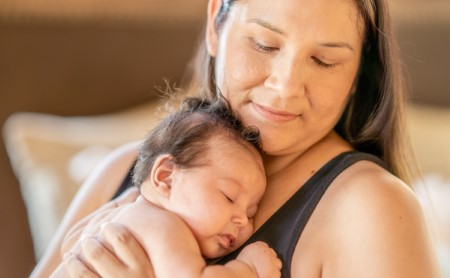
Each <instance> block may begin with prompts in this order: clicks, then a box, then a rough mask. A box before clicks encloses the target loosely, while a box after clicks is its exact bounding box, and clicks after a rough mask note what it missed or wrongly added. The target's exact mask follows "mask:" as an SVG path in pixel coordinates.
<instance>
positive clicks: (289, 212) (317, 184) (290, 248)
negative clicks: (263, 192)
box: [115, 151, 388, 278]
mask: <svg viewBox="0 0 450 278" xmlns="http://www.w3.org/2000/svg"><path fill="white" fill-rule="evenodd" d="M362 160H368V161H371V162H374V163H375V164H377V165H380V166H381V167H383V168H385V169H387V170H388V167H387V166H386V164H385V163H384V162H383V161H382V160H381V159H379V158H378V157H376V156H373V155H371V154H367V153H362V152H356V151H350V152H345V153H342V154H340V155H338V156H336V157H335V158H333V159H332V160H330V161H329V162H328V163H326V164H325V165H324V166H323V167H322V168H320V169H319V171H317V172H316V173H315V174H314V175H313V176H312V177H311V178H310V179H309V180H308V181H307V182H306V183H305V184H304V185H303V186H302V187H301V188H300V189H299V190H298V191H297V192H296V193H295V194H294V195H293V196H292V197H291V198H290V199H289V200H288V201H287V202H286V203H285V204H284V205H283V206H281V207H280V208H279V209H278V210H277V211H276V212H275V213H274V214H273V215H272V216H271V217H270V218H269V219H268V220H267V221H266V222H265V223H264V224H263V225H262V226H261V227H260V228H259V229H258V230H257V231H256V232H255V233H254V234H253V235H252V236H251V237H250V239H249V240H248V241H247V242H246V243H245V244H244V245H243V246H242V247H240V248H239V249H237V250H236V251H234V252H233V253H231V254H229V255H227V256H226V257H223V258H221V259H219V260H215V261H214V262H213V261H210V262H209V263H214V264H225V263H227V262H228V261H230V260H232V259H234V258H236V256H237V255H238V254H239V252H240V251H241V249H242V248H243V247H244V246H246V245H248V244H250V243H252V242H255V241H264V242H266V243H267V244H269V246H270V247H272V248H273V249H274V250H275V251H276V252H277V254H278V257H279V258H280V259H281V260H282V262H283V268H282V270H281V273H282V277H284V278H287V277H290V269H291V260H292V255H293V254H294V249H295V246H296V242H297V241H298V240H299V238H300V235H301V234H302V232H303V230H304V228H305V226H306V224H307V223H308V220H309V218H310V216H311V215H312V213H313V211H314V209H315V208H316V206H317V204H318V203H319V201H320V199H321V198H322V196H323V195H324V193H325V192H326V190H327V189H328V187H329V185H330V184H331V183H332V182H333V180H334V179H335V178H336V177H337V176H338V175H339V174H340V173H342V172H343V171H344V170H345V169H347V168H348V167H349V166H351V165H353V164H354V163H356V162H358V161H362ZM131 186H132V185H131V171H130V173H129V174H128V176H127V177H126V178H125V180H124V181H123V183H122V184H121V186H120V188H119V190H118V192H117V193H116V195H115V196H118V195H120V193H122V192H123V191H124V190H125V189H127V188H129V187H131Z"/></svg>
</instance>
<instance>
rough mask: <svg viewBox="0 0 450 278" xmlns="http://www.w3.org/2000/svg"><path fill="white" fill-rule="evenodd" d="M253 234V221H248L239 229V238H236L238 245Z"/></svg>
mask: <svg viewBox="0 0 450 278" xmlns="http://www.w3.org/2000/svg"><path fill="white" fill-rule="evenodd" d="M252 234H253V223H249V224H248V225H246V226H245V227H243V228H242V229H241V230H240V231H239V239H238V245H239V246H241V245H242V244H244V242H246V241H247V240H248V239H249V238H250V237H251V236H252Z"/></svg>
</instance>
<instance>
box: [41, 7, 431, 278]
mask: <svg viewBox="0 0 450 278" xmlns="http://www.w3.org/2000/svg"><path fill="white" fill-rule="evenodd" d="M385 2H386V1H384V0H379V1H371V0H358V1H356V0H314V1H310V0H278V1H270V0H263V1H257V0H235V1H232V0H223V1H222V0H210V1H209V5H208V11H207V14H208V21H207V27H206V44H205V45H206V49H207V54H208V55H207V56H206V59H205V60H204V61H203V63H200V65H203V66H202V67H201V68H200V67H198V68H197V69H198V71H197V72H196V73H195V74H194V79H193V82H192V86H191V88H193V89H192V91H194V92H197V91H199V90H200V89H201V88H205V89H207V90H208V91H209V94H208V97H209V98H215V97H216V95H217V94H218V93H219V92H220V93H221V94H222V95H223V96H224V97H225V98H226V99H227V100H228V101H229V102H230V104H231V106H232V108H233V109H234V110H236V111H237V112H238V114H239V115H240V117H241V118H242V120H243V121H244V123H245V124H247V125H252V126H256V127H257V128H258V129H259V130H260V132H261V136H262V143H263V150H264V151H265V153H266V154H265V157H264V166H265V168H266V173H267V179H268V184H267V191H266V193H265V195H264V197H263V200H262V202H261V203H260V206H259V208H258V212H257V214H256V215H255V219H254V221H255V223H254V224H255V228H256V229H258V228H260V229H259V230H258V231H257V232H256V233H255V235H254V238H253V240H257V239H264V240H265V241H267V242H268V243H269V245H270V246H271V247H273V248H274V249H276V250H277V252H278V255H279V256H280V257H281V258H282V260H283V269H282V271H283V277H289V276H292V277H366V276H371V277H438V276H439V270H438V267H437V263H436V259H435V255H434V252H433V250H432V247H431V244H430V238H429V234H428V231H427V227H426V223H425V221H424V217H423V214H422V211H421V208H420V205H419V204H418V202H417V200H416V198H415V196H414V194H413V193H412V191H411V190H410V188H409V187H408V186H407V185H406V184H405V183H404V182H403V181H402V180H405V181H408V178H409V172H408V169H409V168H408V161H407V160H406V155H405V154H406V151H405V143H404V141H403V139H404V135H403V134H402V130H403V128H402V127H403V123H402V121H401V120H402V113H403V110H402V104H403V101H404V99H403V98H404V95H403V93H404V92H403V88H402V82H401V81H402V80H401V75H400V69H399V65H398V58H397V54H396V46H395V42H394V35H393V34H392V27H391V25H390V20H389V15H388V11H387V6H386V3H385ZM205 74H206V77H204V78H202V77H201V76H203V75H205ZM353 150H357V151H361V152H365V153H369V154H372V155H375V156H377V157H379V158H380V159H382V160H383V161H384V163H383V162H382V161H380V160H378V159H377V158H375V157H374V156H369V155H367V154H364V153H355V152H351V151H353ZM135 159H136V150H135V147H133V146H128V147H124V148H122V149H121V150H119V151H117V152H116V153H115V155H113V156H112V157H111V158H110V159H109V160H108V161H106V162H105V163H104V164H103V167H101V168H100V169H99V170H98V171H97V175H95V176H93V177H91V179H90V180H89V181H88V182H87V183H86V184H85V185H84V186H83V188H82V189H81V191H80V193H79V194H78V195H77V197H76V198H75V200H74V203H73V204H72V206H71V208H70V209H69V212H68V214H67V217H66V218H65V220H64V222H63V224H62V228H61V229H60V232H59V235H58V236H57V238H62V237H63V235H64V234H65V232H66V231H67V230H68V229H69V227H70V226H71V225H73V224H74V223H75V222H76V221H77V220H78V219H80V218H81V217H83V216H85V215H86V214H88V213H90V212H92V211H93V210H94V209H96V208H98V207H100V206H101V205H102V204H104V203H106V202H107V201H108V200H109V199H110V198H111V197H112V196H113V195H114V193H115V191H116V190H117V188H118V186H119V183H120V181H121V180H123V177H124V176H125V175H126V173H127V172H128V171H129V169H130V167H131V165H132V164H133V162H134V160H135ZM387 169H389V170H390V171H388V170H387ZM122 198H123V199H124V200H121V201H117V202H122V201H123V202H126V201H127V198H128V199H133V198H135V196H134V195H133V193H130V194H128V195H126V196H124V197H122ZM319 201H320V202H319ZM111 205H114V202H112V203H110V204H109V206H111ZM277 221H278V222H277ZM274 222H275V223H276V224H273V223H274ZM277 227H278V228H277ZM280 227H281V228H280ZM101 240H105V241H106V242H108V244H110V245H111V246H112V247H111V248H112V249H113V251H111V250H109V249H106V248H104V247H103V245H101V244H100V243H99V241H97V240H96V239H93V238H87V239H85V241H84V244H83V246H84V253H83V256H85V260H86V264H83V263H81V261H80V260H79V259H78V257H75V256H74V255H72V256H70V255H69V256H68V257H67V258H66V259H65V262H66V268H67V270H68V271H69V272H70V273H71V274H73V275H78V274H80V273H85V274H86V276H87V277H90V276H92V277H96V276H95V275H94V270H95V272H97V273H98V274H99V275H101V276H110V275H112V274H114V275H116V276H120V277H122V276H124V277H125V275H128V277H135V276H136V277H141V276H142V277H145V276H151V275H152V271H151V263H150V262H149V259H148V258H147V257H146V255H145V253H143V251H142V248H141V247H140V246H139V244H138V243H137V241H136V239H135V238H133V236H132V235H131V234H130V233H129V232H127V231H126V230H125V229H124V228H122V227H120V226H117V225H113V224H111V225H106V226H105V229H104V238H103V239H101ZM59 244H60V243H58V239H57V240H55V243H54V245H53V246H52V247H51V250H58V247H59ZM51 258H54V259H53V260H56V261H57V260H58V259H57V258H56V256H53V257H52V255H51V254H50V255H48V256H47V257H46V259H45V260H44V261H43V262H42V264H41V265H43V266H44V268H45V267H49V266H51V265H52V263H51ZM55 258H56V259H55ZM87 266H89V267H90V269H88V268H87ZM41 270H42V269H40V268H37V269H36V272H35V273H38V274H39V273H40V271H41ZM44 270H45V269H44ZM41 273H43V272H41Z"/></svg>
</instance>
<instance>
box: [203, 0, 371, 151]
mask: <svg viewBox="0 0 450 278" xmlns="http://www.w3.org/2000/svg"><path fill="white" fill-rule="evenodd" d="M209 4H210V5H209V10H208V27H207V28H208V29H207V46H208V51H209V53H210V55H212V56H214V57H215V61H216V68H215V78H216V84H217V86H218V88H219V89H220V91H221V92H222V94H223V95H224V96H225V98H226V99H228V101H229V102H230V104H231V106H232V108H233V109H234V110H236V111H237V112H238V113H239V115H240V116H241V117H242V120H243V121H244V122H245V124H247V125H251V126H256V127H257V128H258V129H259V130H260V132H261V135H262V141H263V148H264V150H265V151H266V152H267V153H268V154H270V155H286V154H293V153H297V152H302V151H305V150H306V149H307V148H309V147H311V146H312V145H313V144H315V143H316V142H318V141H319V140H320V139H322V138H323V137H324V136H325V135H327V134H328V133H329V132H330V131H331V130H332V129H333V128H334V126H335V124H336V123H337V121H338V120H339V118H340V116H341V114H342V112H343V110H344V108H345V105H346V103H347V101H348V99H349V96H350V94H351V91H352V85H353V82H354V80H355V76H356V74H357V71H358V66H359V61H360V54H361V47H362V32H363V31H364V29H363V24H362V23H363V20H362V19H361V18H359V15H358V12H357V7H356V6H355V3H354V2H353V1H352V0H340V1H336V0H277V1H273V0H245V1H244V0H242V1H236V3H235V4H233V6H232V8H231V10H230V12H229V14H228V15H227V19H226V20H225V22H224V23H223V25H222V27H221V28H219V29H217V28H215V27H214V20H215V16H216V15H217V12H218V9H219V7H220V5H221V1H220V0H211V1H210V3H209Z"/></svg>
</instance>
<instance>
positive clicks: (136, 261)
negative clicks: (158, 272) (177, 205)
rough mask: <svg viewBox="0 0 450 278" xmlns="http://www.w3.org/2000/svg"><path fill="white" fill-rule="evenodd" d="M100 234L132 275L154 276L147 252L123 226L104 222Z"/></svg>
mask: <svg viewBox="0 0 450 278" xmlns="http://www.w3.org/2000/svg"><path fill="white" fill-rule="evenodd" d="M101 235H102V237H103V238H104V240H105V241H106V242H107V243H108V244H109V246H111V248H112V249H113V250H114V252H115V254H116V256H117V258H118V259H119V260H120V261H122V262H123V263H124V264H125V265H127V266H128V268H129V270H130V271H131V272H133V275H134V276H132V277H154V273H153V267H152V264H151V262H150V259H149V258H148V256H147V253H146V252H145V251H144V249H143V248H142V246H141V244H140V243H139V242H138V241H137V239H136V238H135V237H134V236H133V235H132V234H131V233H130V232H129V231H128V230H127V229H126V228H125V227H123V226H121V225H118V224H114V223H105V224H103V225H102V228H101Z"/></svg>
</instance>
